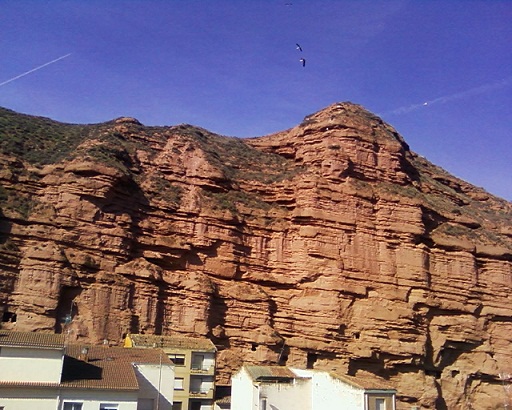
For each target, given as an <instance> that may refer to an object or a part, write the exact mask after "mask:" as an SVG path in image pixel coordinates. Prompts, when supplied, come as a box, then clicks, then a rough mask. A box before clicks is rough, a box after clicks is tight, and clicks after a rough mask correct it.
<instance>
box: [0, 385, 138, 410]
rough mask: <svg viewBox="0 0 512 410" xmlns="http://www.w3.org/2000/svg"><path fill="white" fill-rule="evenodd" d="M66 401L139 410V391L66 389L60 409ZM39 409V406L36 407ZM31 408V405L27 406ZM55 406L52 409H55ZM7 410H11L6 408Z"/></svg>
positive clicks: (93, 409)
mask: <svg viewBox="0 0 512 410" xmlns="http://www.w3.org/2000/svg"><path fill="white" fill-rule="evenodd" d="M65 401H71V402H79V403H83V407H82V410H99V408H100V404H101V403H112V404H118V405H119V407H118V408H119V410H137V392H136V391H135V392H111V391H105V390H103V391H102V390H85V389H84V390H80V389H69V390H68V389H64V390H62V391H61V394H60V406H59V410H60V409H62V408H63V407H64V402H65ZM35 408H37V410H39V406H37V407H35ZM26 409H29V407H26ZM55 409H56V407H55V406H54V407H53V409H52V410H55ZM5 410H10V409H9V408H7V407H6V408H5Z"/></svg>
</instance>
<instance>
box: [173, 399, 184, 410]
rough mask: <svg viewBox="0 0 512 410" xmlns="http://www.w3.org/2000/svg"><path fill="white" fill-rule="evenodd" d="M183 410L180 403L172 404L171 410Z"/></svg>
mask: <svg viewBox="0 0 512 410" xmlns="http://www.w3.org/2000/svg"><path fill="white" fill-rule="evenodd" d="M182 408H183V406H182V403H181V401H175V402H174V403H173V404H172V410H181V409H182Z"/></svg>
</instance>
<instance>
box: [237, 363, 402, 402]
mask: <svg viewBox="0 0 512 410" xmlns="http://www.w3.org/2000/svg"><path fill="white" fill-rule="evenodd" d="M395 395H396V391H395V390H394V389H391V388H389V387H388V386H387V384H386V383H385V381H384V380H378V379H376V378H375V377H371V376H370V375H368V376H366V377H365V378H360V379H356V378H353V377H348V376H339V375H335V374H333V373H329V372H326V371H320V370H310V369H307V370H305V369H293V368H289V367H284V366H243V367H242V368H241V369H240V370H239V371H238V372H236V373H235V374H234V375H233V377H232V379H231V409H233V410H341V409H343V410H395Z"/></svg>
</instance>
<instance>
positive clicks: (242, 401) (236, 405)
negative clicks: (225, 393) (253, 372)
mask: <svg viewBox="0 0 512 410" xmlns="http://www.w3.org/2000/svg"><path fill="white" fill-rule="evenodd" d="M258 406H259V404H258V390H257V389H256V388H255V387H254V386H253V381H252V380H251V378H250V377H249V374H248V373H247V372H246V371H245V369H244V368H243V367H242V368H241V369H240V370H239V371H238V372H236V373H235V374H233V376H232V377H231V408H232V409H233V410H257V409H258Z"/></svg>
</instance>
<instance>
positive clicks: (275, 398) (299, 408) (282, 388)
mask: <svg viewBox="0 0 512 410" xmlns="http://www.w3.org/2000/svg"><path fill="white" fill-rule="evenodd" d="M259 385H260V392H259V396H260V402H261V399H262V398H264V397H266V399H267V407H266V408H267V410H274V409H276V410H311V409H312V407H311V383H310V380H309V379H295V380H294V382H293V383H259ZM343 409H344V407H343ZM322 410H327V408H323V409H322Z"/></svg>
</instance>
